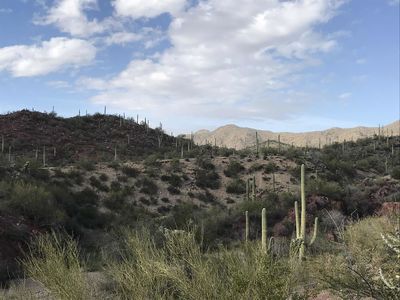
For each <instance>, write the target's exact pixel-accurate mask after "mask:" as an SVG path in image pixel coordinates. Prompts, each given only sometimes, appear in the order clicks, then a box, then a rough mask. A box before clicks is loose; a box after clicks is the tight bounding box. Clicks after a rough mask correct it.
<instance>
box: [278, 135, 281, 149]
mask: <svg viewBox="0 0 400 300" xmlns="http://www.w3.org/2000/svg"><path fill="white" fill-rule="evenodd" d="M278 153H281V135H278Z"/></svg>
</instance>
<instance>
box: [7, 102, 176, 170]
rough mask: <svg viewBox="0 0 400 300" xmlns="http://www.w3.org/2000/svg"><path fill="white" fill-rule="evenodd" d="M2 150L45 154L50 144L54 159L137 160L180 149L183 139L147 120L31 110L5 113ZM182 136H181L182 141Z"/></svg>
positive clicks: (32, 156) (14, 155)
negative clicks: (155, 126)
mask: <svg viewBox="0 0 400 300" xmlns="http://www.w3.org/2000/svg"><path fill="white" fill-rule="evenodd" d="M0 138H1V139H2V141H3V142H2V149H1V150H2V152H3V154H7V155H8V154H9V152H10V154H11V155H10V156H11V158H12V159H13V160H15V159H18V158H19V157H22V156H24V157H25V158H30V159H41V158H42V157H43V152H44V151H45V149H46V158H47V161H48V162H50V163H60V162H72V161H77V160H82V159H90V160H94V161H110V160H112V159H113V158H114V156H115V153H117V157H119V158H121V159H122V158H123V159H127V158H130V159H135V158H137V157H141V156H142V155H143V154H146V155H148V154H151V153H154V152H168V151H175V150H176V147H177V146H178V141H177V140H176V139H175V138H174V137H172V136H169V135H167V134H165V133H164V132H163V131H162V128H156V129H152V128H149V126H148V125H147V124H146V123H145V121H142V122H141V123H138V120H133V119H125V118H123V117H122V116H114V115H102V114H95V115H90V116H76V117H72V118H62V117H58V116H56V114H53V113H50V114H46V113H40V112H34V111H28V110H22V111H18V112H13V113H9V114H6V115H0ZM181 142H182V140H179V143H181Z"/></svg>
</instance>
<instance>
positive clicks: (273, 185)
mask: <svg viewBox="0 0 400 300" xmlns="http://www.w3.org/2000/svg"><path fill="white" fill-rule="evenodd" d="M275 187H276V181H275V172H274V173H272V190H273V191H274V192H275Z"/></svg>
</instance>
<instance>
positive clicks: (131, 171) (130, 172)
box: [121, 166, 139, 177]
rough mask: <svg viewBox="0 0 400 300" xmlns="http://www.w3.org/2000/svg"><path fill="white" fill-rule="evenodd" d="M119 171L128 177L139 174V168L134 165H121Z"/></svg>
mask: <svg viewBox="0 0 400 300" xmlns="http://www.w3.org/2000/svg"><path fill="white" fill-rule="evenodd" d="M121 171H122V173H124V174H125V175H126V176H128V177H137V176H138V175H139V170H138V169H136V168H134V167H128V166H123V167H122V169H121Z"/></svg>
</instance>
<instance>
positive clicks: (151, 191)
mask: <svg viewBox="0 0 400 300" xmlns="http://www.w3.org/2000/svg"><path fill="white" fill-rule="evenodd" d="M137 184H138V185H139V186H141V189H140V192H141V193H144V194H147V195H155V194H157V192H158V186H157V184H156V183H155V182H154V181H153V180H151V179H150V178H148V177H144V178H142V179H141V180H139V181H138V182H137Z"/></svg>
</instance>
